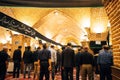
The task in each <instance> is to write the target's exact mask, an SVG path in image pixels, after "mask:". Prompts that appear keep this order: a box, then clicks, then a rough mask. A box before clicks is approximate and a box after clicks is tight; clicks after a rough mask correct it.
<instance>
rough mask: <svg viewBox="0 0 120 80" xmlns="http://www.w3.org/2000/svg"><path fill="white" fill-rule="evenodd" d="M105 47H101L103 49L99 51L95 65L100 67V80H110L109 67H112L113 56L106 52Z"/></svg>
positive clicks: (106, 47) (106, 48)
mask: <svg viewBox="0 0 120 80" xmlns="http://www.w3.org/2000/svg"><path fill="white" fill-rule="evenodd" d="M108 49H109V47H108V46H107V45H104V46H103V49H102V50H100V51H99V55H98V59H97V64H98V65H99V67H100V80H105V78H106V79H107V80H112V76H111V66H112V65H113V56H112V54H110V52H109V51H108Z"/></svg>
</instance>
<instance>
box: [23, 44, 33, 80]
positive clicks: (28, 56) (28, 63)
mask: <svg viewBox="0 0 120 80" xmlns="http://www.w3.org/2000/svg"><path fill="white" fill-rule="evenodd" d="M23 61H24V78H26V72H27V68H28V78H30V73H31V69H32V65H33V53H32V51H31V47H30V46H28V47H27V49H26V50H25V52H24V54H23Z"/></svg>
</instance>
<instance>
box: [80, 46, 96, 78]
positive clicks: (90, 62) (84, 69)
mask: <svg viewBox="0 0 120 80" xmlns="http://www.w3.org/2000/svg"><path fill="white" fill-rule="evenodd" d="M83 49H84V51H83V52H82V54H81V56H80V65H81V75H82V80H87V75H88V79H89V80H94V76H93V66H94V58H93V55H92V54H91V53H90V52H88V47H86V46H85V47H84V48H83Z"/></svg>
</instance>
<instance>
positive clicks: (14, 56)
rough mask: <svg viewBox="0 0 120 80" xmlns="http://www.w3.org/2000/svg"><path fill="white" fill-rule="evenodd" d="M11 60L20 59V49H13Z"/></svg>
mask: <svg viewBox="0 0 120 80" xmlns="http://www.w3.org/2000/svg"><path fill="white" fill-rule="evenodd" d="M13 61H15V62H16V61H18V62H20V61H21V50H19V49H17V50H15V51H14V53H13Z"/></svg>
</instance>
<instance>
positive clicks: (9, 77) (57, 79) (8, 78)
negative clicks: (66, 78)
mask: <svg viewBox="0 0 120 80" xmlns="http://www.w3.org/2000/svg"><path fill="white" fill-rule="evenodd" d="M75 73H76V71H75V70H74V75H73V76H74V80H76V76H75ZM94 76H95V77H94V80H99V75H96V74H95V75H94ZM5 80H38V79H37V78H36V79H33V72H32V73H31V78H29V79H28V78H25V79H24V78H23V74H20V78H19V79H18V78H13V76H12V74H11V73H7V76H6V79H5ZM50 80H51V77H50ZM55 80H61V73H60V72H59V73H57V74H56V75H55ZM80 80H81V76H80Z"/></svg>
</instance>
